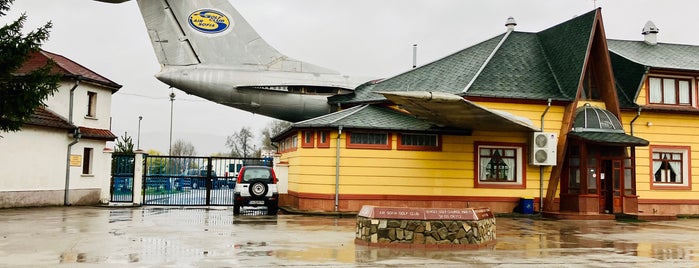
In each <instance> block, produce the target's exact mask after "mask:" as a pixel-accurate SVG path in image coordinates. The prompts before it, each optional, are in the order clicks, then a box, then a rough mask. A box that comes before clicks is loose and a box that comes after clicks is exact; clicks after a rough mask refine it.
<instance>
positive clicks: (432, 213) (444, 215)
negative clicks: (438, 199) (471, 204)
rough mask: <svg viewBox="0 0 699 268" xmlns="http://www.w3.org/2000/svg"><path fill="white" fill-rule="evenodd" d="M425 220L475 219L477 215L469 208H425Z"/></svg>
mask: <svg viewBox="0 0 699 268" xmlns="http://www.w3.org/2000/svg"><path fill="white" fill-rule="evenodd" d="M425 219H426V220H476V219H477V217H476V215H475V213H473V209H470V208H437V209H425Z"/></svg>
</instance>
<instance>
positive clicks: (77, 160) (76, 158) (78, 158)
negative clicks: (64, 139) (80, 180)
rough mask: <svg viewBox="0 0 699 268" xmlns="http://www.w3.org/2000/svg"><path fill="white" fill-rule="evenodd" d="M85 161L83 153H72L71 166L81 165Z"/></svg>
mask: <svg viewBox="0 0 699 268" xmlns="http://www.w3.org/2000/svg"><path fill="white" fill-rule="evenodd" d="M82 163H83V156H82V155H76V154H72V155H70V166H71V167H79V166H81V165H82Z"/></svg>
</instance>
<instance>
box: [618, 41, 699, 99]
mask: <svg viewBox="0 0 699 268" xmlns="http://www.w3.org/2000/svg"><path fill="white" fill-rule="evenodd" d="M607 46H608V47H609V55H610V58H611V60H612V68H613V70H614V78H615V79H616V86H617V92H619V94H618V95H619V104H620V105H621V107H636V104H635V103H634V101H633V100H635V99H636V96H638V91H639V90H641V87H640V85H641V83H642V82H643V78H644V76H645V72H646V68H647V67H648V68H658V69H672V70H685V71H693V72H696V71H699V46H692V45H682V44H666V43H658V44H656V45H650V44H647V43H646V42H644V41H626V40H611V39H610V40H607Z"/></svg>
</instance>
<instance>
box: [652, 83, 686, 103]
mask: <svg viewBox="0 0 699 268" xmlns="http://www.w3.org/2000/svg"><path fill="white" fill-rule="evenodd" d="M692 93H693V92H692V86H691V82H690V80H689V79H680V78H668V77H649V78H648V102H649V103H650V104H666V105H685V106H689V105H692V96H693V95H694V94H692Z"/></svg>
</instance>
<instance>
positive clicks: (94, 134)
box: [80, 127, 116, 141]
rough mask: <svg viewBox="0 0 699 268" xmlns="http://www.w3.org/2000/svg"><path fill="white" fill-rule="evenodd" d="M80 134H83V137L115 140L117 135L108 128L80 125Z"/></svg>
mask: <svg viewBox="0 0 699 268" xmlns="http://www.w3.org/2000/svg"><path fill="white" fill-rule="evenodd" d="M80 134H81V135H82V138H83V139H96V140H108V141H113V140H115V139H116V135H114V133H112V132H111V131H109V130H108V129H97V128H87V127H80Z"/></svg>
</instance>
